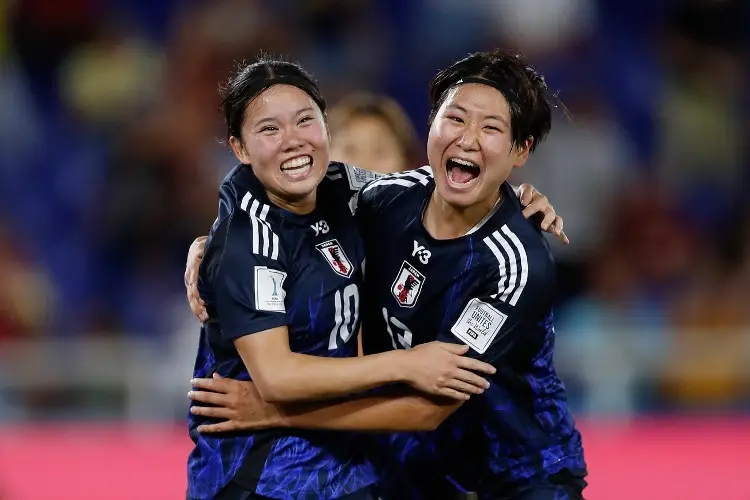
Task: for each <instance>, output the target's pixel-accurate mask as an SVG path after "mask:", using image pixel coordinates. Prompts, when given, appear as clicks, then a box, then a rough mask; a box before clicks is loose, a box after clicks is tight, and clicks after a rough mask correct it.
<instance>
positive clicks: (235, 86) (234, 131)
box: [219, 56, 326, 140]
mask: <svg viewBox="0 0 750 500" xmlns="http://www.w3.org/2000/svg"><path fill="white" fill-rule="evenodd" d="M276 84H286V85H292V86H294V87H297V88H298V89H300V90H302V91H303V92H305V93H306V94H307V95H309V96H310V98H311V99H312V100H313V101H315V104H317V105H318V107H319V108H320V112H321V113H325V111H326V101H325V98H324V97H323V94H322V92H321V91H320V87H319V86H318V82H317V81H315V79H314V78H313V77H312V75H310V73H308V72H307V71H305V69H304V68H303V67H302V66H300V65H299V64H296V63H292V62H288V61H284V60H281V59H275V58H272V57H269V56H260V57H258V58H257V59H256V60H255V61H254V62H252V63H249V64H248V63H242V64H240V65H239V66H238V68H237V72H236V73H235V74H234V75H233V76H232V77H231V78H230V79H229V81H228V82H227V83H226V84H225V85H224V86H223V87H222V88H221V89H220V92H221V105H220V106H219V109H220V110H221V112H222V114H223V115H224V122H225V123H226V126H227V139H228V138H229V137H231V136H234V137H236V138H238V139H240V140H242V123H243V121H244V119H245V108H246V107H247V105H248V103H249V102H250V101H252V100H253V99H254V98H255V97H256V96H257V95H258V94H260V93H261V92H263V91H264V90H266V89H267V88H269V87H271V86H273V85H276Z"/></svg>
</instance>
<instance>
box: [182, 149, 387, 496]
mask: <svg viewBox="0 0 750 500" xmlns="http://www.w3.org/2000/svg"><path fill="white" fill-rule="evenodd" d="M368 175H369V174H368V173H366V172H364V171H361V170H359V169H355V168H353V167H350V166H348V165H344V164H340V163H332V164H331V165H330V166H329V169H328V175H327V176H326V178H325V179H324V180H323V181H322V182H321V184H320V185H319V186H318V192H317V199H318V204H317V208H316V209H315V211H313V212H312V213H310V214H308V215H298V214H294V213H291V212H289V211H286V210H283V209H281V208H279V207H277V206H276V205H273V204H272V203H271V202H270V201H269V200H268V198H267V197H266V194H265V190H264V188H263V186H262V185H261V184H260V182H259V181H258V179H257V178H256V177H255V176H254V175H253V173H252V170H251V169H250V168H249V167H246V166H238V167H237V168H235V169H234V170H233V171H232V172H231V173H230V174H229V175H228V176H227V177H226V179H225V180H224V181H223V183H222V185H221V188H220V204H219V216H218V218H217V220H216V222H215V223H214V226H213V228H212V229H211V232H210V234H209V238H208V240H207V243H206V250H205V257H204V259H203V262H202V264H201V267H200V272H199V279H198V289H199V291H200V295H201V297H202V298H203V299H204V300H205V302H206V307H207V310H208V313H209V317H210V319H209V320H208V321H207V322H206V324H205V325H204V326H203V328H202V329H201V337H200V347H199V350H198V356H197V360H196V363H195V370H194V376H195V377H211V374H212V373H219V374H220V375H222V376H224V377H231V378H234V379H240V380H248V379H249V375H248V372H247V370H246V368H245V366H244V364H243V362H242V359H241V358H240V356H239V354H238V353H237V351H236V349H235V347H234V344H233V341H234V340H235V339H237V338H239V337H242V336H245V335H252V334H253V333H256V332H261V331H264V330H268V329H271V328H275V327H280V326H286V327H287V328H288V330H289V343H290V347H291V349H292V350H293V351H295V352H298V353H305V354H311V355H316V356H330V357H345V356H356V355H357V339H356V336H357V332H358V330H359V325H360V320H359V313H358V310H359V307H360V290H361V286H362V261H363V259H364V249H363V246H362V240H361V238H360V236H359V233H358V231H357V228H356V226H355V220H354V218H353V216H352V212H351V210H350V201H351V200H352V195H353V193H354V192H356V190H357V188H359V187H361V185H362V184H364V183H365V181H366V180H368V179H369V178H372V176H369V177H368ZM209 421H211V420H210V419H206V418H205V417H200V416H194V415H191V416H190V421H189V424H190V425H189V427H190V436H191V438H192V439H193V441H194V442H195V448H194V449H193V451H192V453H191V455H190V458H189V460H188V478H189V481H188V497H189V498H192V499H208V498H213V497H214V496H215V495H216V494H217V493H218V491H219V490H221V489H222V488H223V487H224V486H225V485H227V484H228V483H229V482H230V481H233V482H235V483H238V484H240V485H242V486H243V487H245V488H248V489H250V490H252V491H255V492H256V493H257V494H259V495H263V496H266V497H270V498H279V499H308V498H309V499H335V498H339V497H342V496H345V495H348V494H350V493H353V492H355V491H357V490H360V489H362V488H364V487H366V486H368V485H370V484H372V483H373V482H374V481H375V476H374V472H373V469H372V466H371V465H370V463H369V462H368V460H367V459H366V458H364V457H363V455H362V453H361V452H360V450H359V449H360V447H359V446H358V443H357V442H356V441H355V439H356V437H355V436H354V435H353V434H342V433H333V432H320V431H303V430H300V431H297V430H269V431H262V432H242V433H233V434H222V435H212V434H199V433H198V432H197V430H196V428H197V427H198V426H199V425H201V424H204V423H207V422H209Z"/></svg>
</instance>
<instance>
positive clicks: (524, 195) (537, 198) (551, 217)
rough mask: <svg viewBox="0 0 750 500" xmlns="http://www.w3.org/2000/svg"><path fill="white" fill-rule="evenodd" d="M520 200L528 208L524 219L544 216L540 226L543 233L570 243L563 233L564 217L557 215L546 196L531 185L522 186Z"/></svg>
mask: <svg viewBox="0 0 750 500" xmlns="http://www.w3.org/2000/svg"><path fill="white" fill-rule="evenodd" d="M518 198H519V199H520V200H521V205H523V206H524V207H526V208H525V209H524V211H523V216H524V217H526V218H527V219H528V218H529V217H531V216H532V215H534V214H537V213H542V214H544V218H543V219H542V223H541V224H540V227H541V228H542V231H545V232H547V233H552V234H554V235H555V236H556V237H557V239H558V240H560V241H561V242H562V243H563V244H565V245H567V244H568V243H570V240H569V239H568V236H567V235H566V234H565V231H563V219H562V217H560V216H559V215H557V213H556V212H555V209H554V207H553V206H552V204H551V203H550V202H549V200H548V199H547V197H546V196H544V195H543V194H542V193H540V192H539V191H537V189H536V188H535V187H534V186H532V185H531V184H521V185H520V186H519V187H518Z"/></svg>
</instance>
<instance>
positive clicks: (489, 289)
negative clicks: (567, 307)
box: [438, 257, 554, 366]
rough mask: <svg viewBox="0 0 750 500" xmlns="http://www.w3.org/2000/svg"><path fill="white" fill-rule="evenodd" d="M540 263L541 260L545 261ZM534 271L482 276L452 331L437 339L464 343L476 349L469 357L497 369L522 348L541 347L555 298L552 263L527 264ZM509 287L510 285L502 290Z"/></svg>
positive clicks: (443, 333)
mask: <svg viewBox="0 0 750 500" xmlns="http://www.w3.org/2000/svg"><path fill="white" fill-rule="evenodd" d="M540 258H541V257H540ZM527 265H529V267H530V269H526V271H523V268H522V265H521V263H520V262H519V266H518V267H519V269H518V270H519V272H518V273H517V274H515V275H514V278H515V283H514V284H511V283H509V281H510V280H509V279H508V278H509V277H508V276H504V277H503V278H499V276H498V274H499V273H498V272H492V270H490V269H485V270H484V271H485V272H484V273H481V272H480V271H481V269H478V270H476V272H477V281H476V283H477V287H476V290H477V294H476V295H475V296H473V297H471V298H470V299H468V300H467V301H466V303H465V304H464V306H463V308H462V309H461V312H460V313H459V315H458V317H457V319H456V320H455V322H453V323H452V324H451V326H450V328H448V329H446V330H445V331H441V332H440V333H439V334H438V340H442V341H444V342H452V343H462V344H466V345H468V346H469V347H470V348H471V349H470V350H469V352H468V353H467V355H468V356H471V357H473V358H476V359H479V360H481V361H484V362H486V363H490V364H493V365H496V366H498V365H500V364H501V362H502V360H503V359H504V358H505V357H506V356H507V355H508V353H509V352H511V351H512V350H513V349H514V348H515V347H517V346H519V345H520V344H522V343H523V344H527V345H528V344H536V343H538V342H542V341H543V339H544V336H545V334H546V326H547V325H546V321H547V317H548V314H547V312H548V311H549V310H550V307H551V303H552V297H553V296H554V275H553V274H552V273H551V269H550V266H549V262H548V260H547V259H546V258H544V261H542V262H537V266H538V267H537V268H536V269H535V268H534V262H529V263H527ZM503 284H505V286H503Z"/></svg>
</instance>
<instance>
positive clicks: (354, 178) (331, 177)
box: [326, 161, 383, 194]
mask: <svg viewBox="0 0 750 500" xmlns="http://www.w3.org/2000/svg"><path fill="white" fill-rule="evenodd" d="M382 176H383V174H379V173H378V172H373V171H372V170H365V169H364V168H359V167H357V166H354V165H350V164H348V163H342V162H338V161H332V162H331V163H329V164H328V173H327V174H326V179H327V180H328V181H332V182H331V184H332V185H335V186H337V187H338V188H339V189H341V190H346V191H348V192H349V193H350V194H354V193H356V192H357V191H359V190H360V189H362V187H363V186H365V185H366V184H367V183H368V182H371V181H374V180H377V179H379V178H380V177H382Z"/></svg>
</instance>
